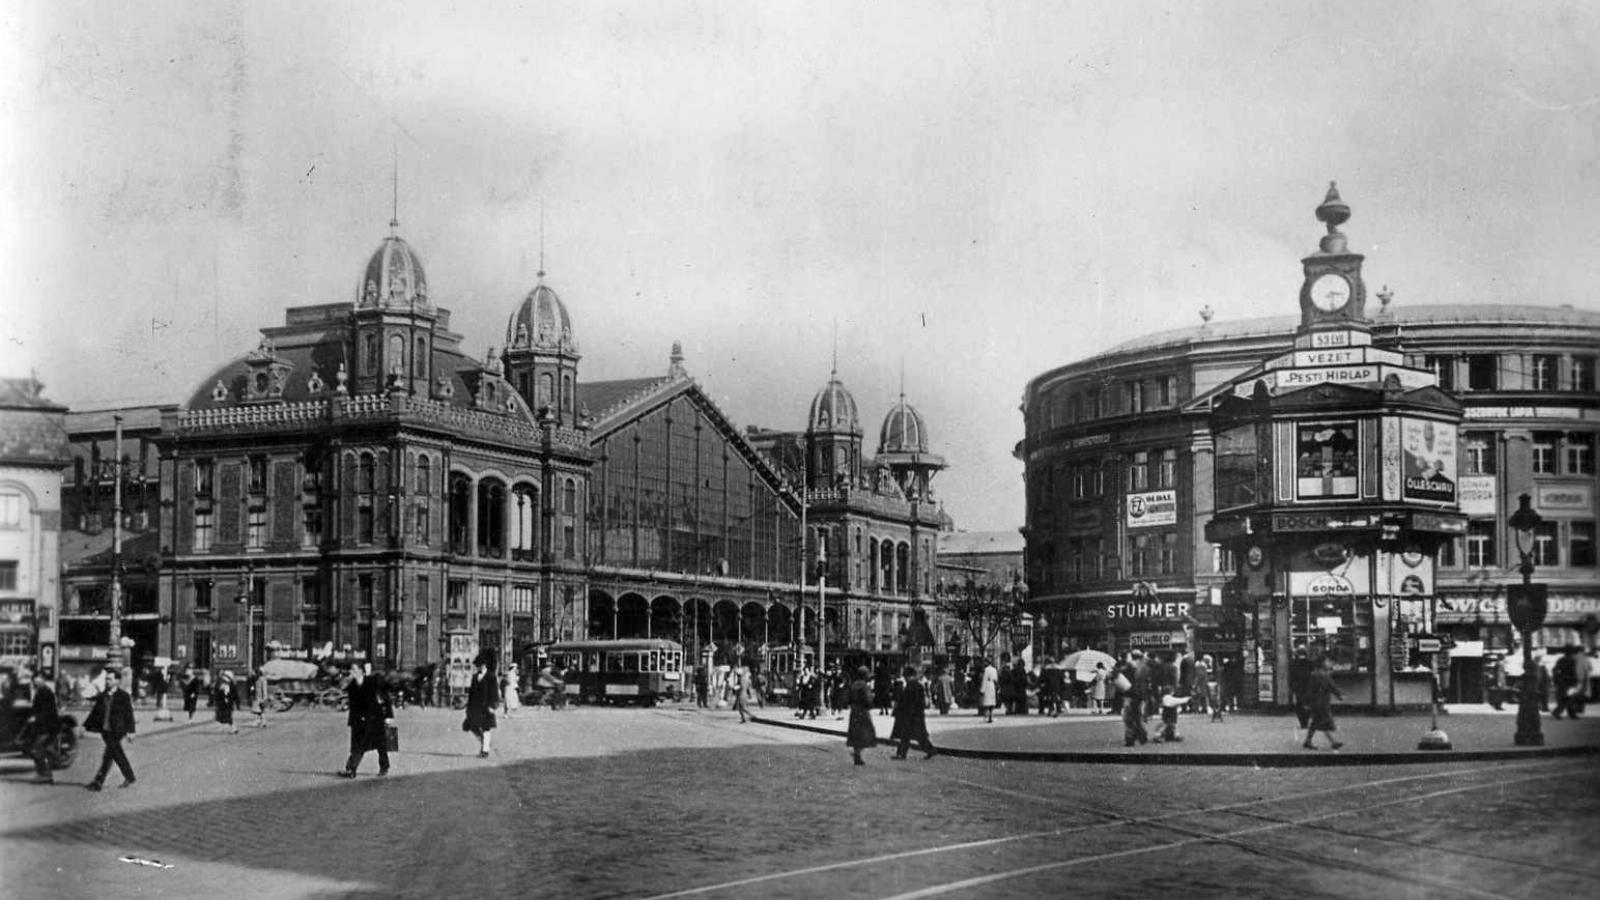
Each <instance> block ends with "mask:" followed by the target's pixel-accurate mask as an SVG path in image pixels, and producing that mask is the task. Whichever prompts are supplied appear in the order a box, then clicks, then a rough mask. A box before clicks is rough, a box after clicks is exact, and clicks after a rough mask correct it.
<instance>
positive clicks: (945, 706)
mask: <svg viewBox="0 0 1600 900" xmlns="http://www.w3.org/2000/svg"><path fill="white" fill-rule="evenodd" d="M953 696H955V679H954V678H951V677H950V672H949V670H948V669H945V668H944V667H943V666H940V667H939V674H938V675H936V676H934V679H933V705H934V707H935V708H937V709H938V710H939V715H941V716H946V715H949V714H950V700H951V698H952V697H953Z"/></svg>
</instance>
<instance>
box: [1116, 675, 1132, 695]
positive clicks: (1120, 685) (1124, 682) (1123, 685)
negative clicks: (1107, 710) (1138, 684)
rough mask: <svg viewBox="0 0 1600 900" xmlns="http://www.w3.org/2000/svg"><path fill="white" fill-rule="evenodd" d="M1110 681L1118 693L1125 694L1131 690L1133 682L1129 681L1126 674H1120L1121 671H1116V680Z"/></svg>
mask: <svg viewBox="0 0 1600 900" xmlns="http://www.w3.org/2000/svg"><path fill="white" fill-rule="evenodd" d="M1112 683H1113V684H1115V685H1116V686H1117V691H1118V692H1119V693H1123V694H1126V693H1127V692H1129V691H1131V690H1133V682H1131V681H1129V680H1128V676H1126V675H1124V674H1122V673H1121V672H1118V673H1117V680H1116V681H1114V682H1112Z"/></svg>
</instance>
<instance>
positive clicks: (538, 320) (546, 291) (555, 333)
mask: <svg viewBox="0 0 1600 900" xmlns="http://www.w3.org/2000/svg"><path fill="white" fill-rule="evenodd" d="M506 349H507V350H508V351H511V350H565V351H568V352H572V353H576V352H577V351H578V341H577V339H576V338H574V337H573V336H572V317H571V316H569V315H567V307H566V304H564V303H562V302H561V298H560V297H558V296H556V292H555V291H553V290H551V289H550V287H549V286H548V285H546V284H545V283H544V273H543V272H540V273H539V283H538V284H536V285H534V286H533V290H531V291H529V292H528V296H526V297H524V298H522V302H521V303H519V304H518V305H517V309H516V311H515V312H513V313H512V314H511V319H510V320H509V321H507V322H506Z"/></svg>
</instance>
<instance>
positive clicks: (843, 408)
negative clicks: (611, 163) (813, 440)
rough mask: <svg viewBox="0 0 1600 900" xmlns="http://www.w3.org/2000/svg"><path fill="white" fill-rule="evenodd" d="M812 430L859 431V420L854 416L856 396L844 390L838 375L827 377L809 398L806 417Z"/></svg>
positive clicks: (808, 426)
mask: <svg viewBox="0 0 1600 900" xmlns="http://www.w3.org/2000/svg"><path fill="white" fill-rule="evenodd" d="M806 423H807V426H806V427H807V428H809V429H810V430H812V431H849V432H856V433H860V431H861V422H860V419H859V418H858V417H857V416H856V398H854V397H852V396H850V392H849V391H847V390H845V387H844V384H843V382H841V381H839V378H838V376H832V377H830V378H829V379H828V383H827V385H825V386H824V387H823V388H822V390H820V391H817V395H816V396H815V397H812V398H811V415H810V417H809V418H807V419H806Z"/></svg>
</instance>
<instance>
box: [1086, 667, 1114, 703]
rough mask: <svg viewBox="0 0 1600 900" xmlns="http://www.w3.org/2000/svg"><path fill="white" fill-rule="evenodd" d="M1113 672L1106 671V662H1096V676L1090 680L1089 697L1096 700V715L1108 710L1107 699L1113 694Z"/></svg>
mask: <svg viewBox="0 0 1600 900" xmlns="http://www.w3.org/2000/svg"><path fill="white" fill-rule="evenodd" d="M1110 682H1111V673H1110V672H1108V671H1106V664H1105V663H1103V662H1097V663H1095V664H1094V678H1093V679H1092V680H1090V682H1089V697H1090V698H1091V699H1092V700H1094V712H1095V715H1100V714H1101V713H1104V712H1105V711H1106V699H1107V698H1108V697H1110V696H1111V684H1110Z"/></svg>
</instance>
